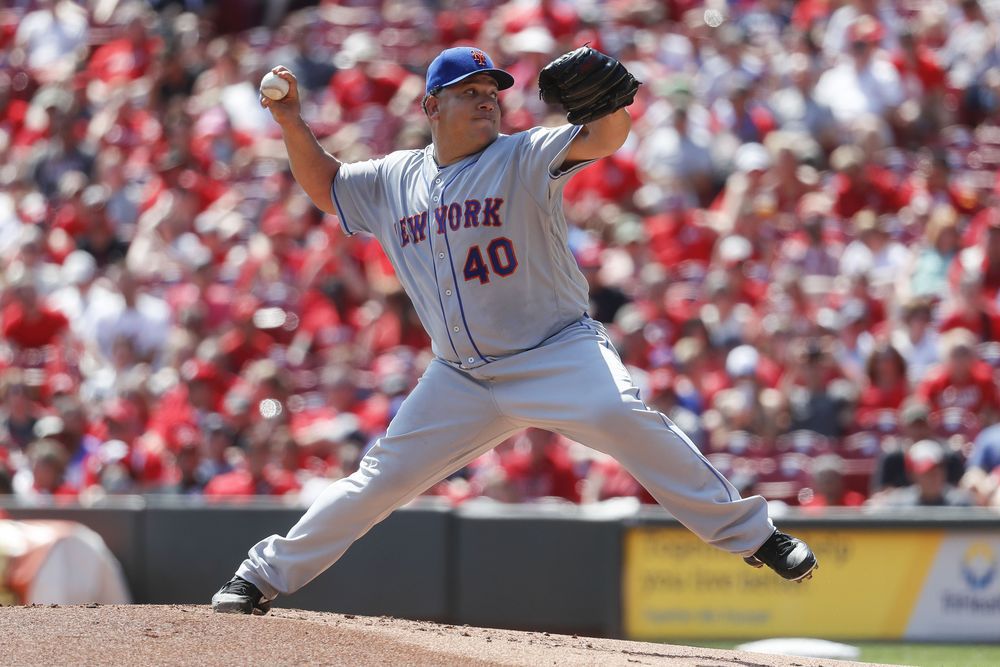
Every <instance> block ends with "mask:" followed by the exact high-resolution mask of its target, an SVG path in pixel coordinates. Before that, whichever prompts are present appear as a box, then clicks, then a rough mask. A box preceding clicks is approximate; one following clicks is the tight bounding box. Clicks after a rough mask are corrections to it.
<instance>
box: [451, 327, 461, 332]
mask: <svg viewBox="0 0 1000 667" xmlns="http://www.w3.org/2000/svg"><path fill="white" fill-rule="evenodd" d="M451 330H452V331H454V332H455V333H458V332H459V328H458V327H452V328H451Z"/></svg>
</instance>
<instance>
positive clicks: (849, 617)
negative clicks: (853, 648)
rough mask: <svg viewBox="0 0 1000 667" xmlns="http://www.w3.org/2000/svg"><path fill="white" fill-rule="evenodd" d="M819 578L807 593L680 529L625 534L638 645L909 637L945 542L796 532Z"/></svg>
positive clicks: (911, 536)
mask: <svg viewBox="0 0 1000 667" xmlns="http://www.w3.org/2000/svg"><path fill="white" fill-rule="evenodd" d="M795 534H796V535H797V536H799V537H801V538H802V539H804V540H806V541H807V542H808V543H809V545H810V547H812V549H813V550H814V551H815V552H816V556H817V558H818V559H819V564H820V567H819V570H818V571H817V572H816V576H815V577H814V578H813V579H812V580H810V581H808V582H805V583H803V584H796V583H793V582H788V581H784V580H782V579H780V578H778V577H776V576H775V575H774V573H772V572H770V571H768V570H766V569H765V570H757V569H754V568H752V567H750V566H748V565H747V564H746V563H744V562H743V559H741V558H739V557H736V556H733V555H731V554H728V553H726V552H724V551H720V550H718V549H716V548H714V547H710V546H708V545H707V544H705V543H703V542H702V541H701V540H699V539H698V538H697V537H695V536H694V535H693V534H691V533H690V532H688V531H686V530H684V529H681V528H658V527H635V528H631V529H629V530H627V531H626V533H625V545H624V546H625V549H624V561H623V568H624V571H623V575H622V588H623V590H622V597H623V599H622V607H623V615H624V619H623V620H624V631H625V635H626V637H628V638H629V639H641V640H662V639H670V638H690V639H744V638H759V637H773V636H807V637H808V636H813V637H824V638H828V639H876V638H877V639H886V638H901V637H902V636H903V635H904V633H905V631H906V627H907V622H908V620H909V617H910V614H911V612H912V610H913V608H914V605H915V603H916V600H917V597H918V596H919V595H920V591H921V588H922V586H923V582H924V580H925V579H926V576H927V573H928V570H929V568H930V565H931V563H932V562H933V560H934V558H935V555H936V554H937V552H938V547H939V545H940V543H941V539H942V536H943V533H942V532H941V531H926V530H858V529H845V530H830V529H824V530H797V531H795Z"/></svg>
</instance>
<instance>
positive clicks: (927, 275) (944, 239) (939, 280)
mask: <svg viewBox="0 0 1000 667" xmlns="http://www.w3.org/2000/svg"><path fill="white" fill-rule="evenodd" d="M958 250H959V236H958V214H957V213H956V212H955V209H954V208H952V207H951V206H950V205H948V204H942V205H939V206H937V207H935V209H934V210H933V212H932V213H931V217H930V220H929V221H928V222H927V227H926V228H925V230H924V244H923V247H922V248H920V249H919V250H917V251H916V252H915V253H914V258H913V259H914V261H913V268H912V269H911V270H910V274H909V277H910V284H909V291H910V293H911V294H913V295H914V296H916V297H923V296H929V297H935V298H940V297H942V296H944V295H945V294H947V291H948V270H949V268H950V266H951V263H952V262H953V261H954V260H955V257H956V256H957V254H958Z"/></svg>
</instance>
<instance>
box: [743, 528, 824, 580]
mask: <svg viewBox="0 0 1000 667" xmlns="http://www.w3.org/2000/svg"><path fill="white" fill-rule="evenodd" d="M743 560H744V561H746V563H747V565H752V566H753V567H763V566H765V565H767V566H768V567H769V568H771V569H772V570H774V571H775V572H777V573H778V575H780V576H781V577H784V578H785V579H788V580H789V581H797V582H799V583H802V582H803V581H805V580H806V579H812V576H813V570H816V569H818V568H819V563H818V562H817V561H816V556H815V554H813V552H812V549H810V548H809V546H808V545H806V543H805V542H803V541H802V540H800V539H798V538H797V537H792V536H791V535H785V534H784V533H783V532H781V531H780V530H777V529H775V531H774V532H773V533H771V537H769V538H767V542H764V544H763V545H762V546H761V547H760V549H757V551H756V553H754V555H753V556H747V557H746V558H744V559H743Z"/></svg>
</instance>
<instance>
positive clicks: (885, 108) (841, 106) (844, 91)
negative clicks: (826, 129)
mask: <svg viewBox="0 0 1000 667" xmlns="http://www.w3.org/2000/svg"><path fill="white" fill-rule="evenodd" d="M884 34H885V31H884V28H883V26H881V25H880V24H879V23H878V21H876V20H875V19H874V18H872V17H871V16H870V15H867V14H866V15H862V16H859V17H858V18H857V19H855V20H854V21H853V22H852V23H851V25H850V27H849V28H848V30H847V42H848V45H849V47H850V52H849V55H848V56H847V57H846V58H845V59H844V60H843V61H842V62H840V64H838V65H835V66H834V67H833V68H831V69H829V70H827V71H826V72H824V73H823V75H822V76H821V77H820V79H819V82H818V83H817V84H816V99H817V100H818V101H819V102H820V103H821V104H825V105H827V106H828V107H830V109H831V110H832V111H833V116H834V118H836V119H837V121H838V122H839V123H840V124H841V125H842V126H847V125H848V124H850V123H852V122H854V121H856V120H857V119H858V117H860V116H864V115H866V114H872V115H875V116H881V117H884V118H890V117H892V116H893V114H894V112H895V111H896V110H897V109H898V107H899V105H900V103H901V102H902V101H903V87H902V84H901V82H900V79H899V73H898V72H897V71H896V68H895V67H893V65H892V63H891V62H890V61H889V60H888V59H885V58H883V57H882V54H880V53H878V45H879V42H880V41H881V39H882V36H883V35H884Z"/></svg>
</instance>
